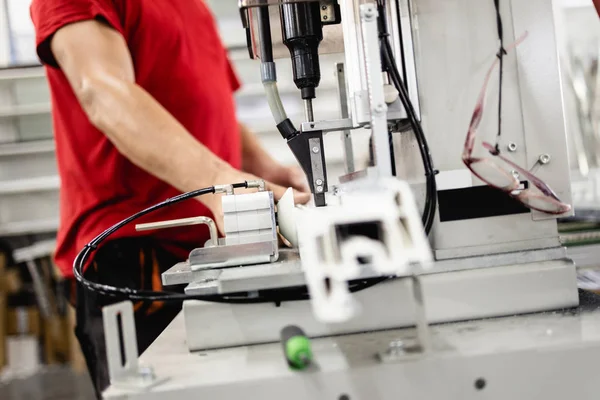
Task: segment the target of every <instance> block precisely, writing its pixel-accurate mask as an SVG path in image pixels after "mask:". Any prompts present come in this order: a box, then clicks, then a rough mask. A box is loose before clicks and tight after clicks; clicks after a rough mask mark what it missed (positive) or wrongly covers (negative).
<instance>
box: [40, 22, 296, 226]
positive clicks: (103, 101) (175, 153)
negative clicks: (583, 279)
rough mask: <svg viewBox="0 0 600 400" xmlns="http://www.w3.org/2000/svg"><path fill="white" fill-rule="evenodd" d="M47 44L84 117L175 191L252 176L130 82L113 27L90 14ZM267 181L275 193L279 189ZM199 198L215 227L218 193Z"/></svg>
mask: <svg viewBox="0 0 600 400" xmlns="http://www.w3.org/2000/svg"><path fill="white" fill-rule="evenodd" d="M51 49H52V52H53V54H54V57H55V59H56V60H57V62H58V64H59V66H60V67H61V69H62V70H63V72H64V73H65V75H66V77H67V79H68V80H69V83H70V84H71V87H72V88H73V90H74V92H75V95H76V96H77V98H78V99H79V102H80V104H81V106H82V107H83V109H84V111H85V112H86V114H87V115H88V117H89V119H90V122H91V123H92V124H93V125H94V126H95V127H96V128H98V129H99V130H100V131H102V132H103V133H104V134H105V135H106V136H107V137H108V139H109V140H110V141H111V142H112V143H113V144H114V145H115V147H116V148H117V149H118V150H119V152H120V153H122V154H123V155H124V156H125V157H127V158H128V159H129V160H131V161H132V162H133V163H134V164H136V165H137V166H139V167H141V168H142V169H144V170H146V171H148V172H149V173H151V174H152V175H154V176H156V177H158V178H159V179H161V180H163V181H165V182H167V183H169V184H170V185H172V186H174V187H175V188H177V189H178V190H180V191H190V190H194V189H198V188H202V187H207V186H212V185H214V184H224V183H234V182H239V181H243V180H246V179H256V178H255V177H254V176H252V175H249V174H244V173H242V172H240V171H237V170H236V169H234V168H232V167H231V166H230V165H229V164H228V163H226V162H225V161H223V160H221V159H220V158H219V157H217V156H216V155H215V154H213V153H212V152H211V151H210V150H209V149H208V148H207V147H206V146H204V145H203V144H202V143H200V142H199V141H197V140H196V139H195V138H194V137H193V136H192V135H191V134H190V133H189V132H187V130H186V129H185V128H184V127H183V126H182V125H181V124H180V123H179V122H178V121H177V120H176V119H175V118H174V117H173V116H172V115H171V114H170V113H169V112H168V111H167V110H166V109H165V108H163V107H162V106H161V105H160V104H159V103H158V102H157V101H156V100H155V99H154V98H153V97H152V96H151V95H150V94H148V93H147V92H146V91H145V90H144V89H143V88H141V87H139V86H138V85H137V84H136V83H135V76H134V69H133V63H132V60H131V55H130V53H129V50H128V48H127V44H126V43H125V40H124V39H123V37H122V36H121V35H120V34H119V33H118V32H117V31H115V30H114V29H112V28H110V27H108V26H106V25H104V24H102V23H101V22H98V21H95V20H89V21H82V22H77V23H74V24H70V25H67V26H65V27H63V28H61V29H59V30H58V31H57V32H56V34H55V35H54V37H53V39H52V42H51ZM190 171H197V173H190ZM268 186H269V189H270V190H272V191H273V192H274V194H275V197H276V198H279V197H281V195H283V193H284V191H285V189H284V188H283V187H280V186H277V185H273V184H269V185H268ZM296 200H297V201H299V202H306V201H308V195H305V194H298V195H297V198H296ZM200 201H202V202H203V203H205V204H206V205H207V206H208V207H209V208H210V209H211V211H212V212H213V213H214V214H215V216H217V220H219V221H217V222H218V225H219V226H220V227H221V225H222V223H221V221H220V219H221V218H220V215H221V207H220V199H219V198H218V197H217V196H203V197H201V198H200Z"/></svg>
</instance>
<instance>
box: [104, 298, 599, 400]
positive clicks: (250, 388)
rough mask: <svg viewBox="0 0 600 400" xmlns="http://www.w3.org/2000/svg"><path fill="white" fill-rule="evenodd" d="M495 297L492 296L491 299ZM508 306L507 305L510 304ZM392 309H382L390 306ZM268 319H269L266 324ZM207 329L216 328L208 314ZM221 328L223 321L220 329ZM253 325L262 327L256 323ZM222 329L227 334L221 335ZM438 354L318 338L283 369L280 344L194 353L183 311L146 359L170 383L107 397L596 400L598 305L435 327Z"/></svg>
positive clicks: (398, 336)
mask: <svg viewBox="0 0 600 400" xmlns="http://www.w3.org/2000/svg"><path fill="white" fill-rule="evenodd" d="M493 296H494V293H490V297H493ZM505 300H507V301H508V300H509V299H508V298H505ZM391 304H392V303H387V304H386V305H385V306H388V307H389V306H390V305H391ZM265 319H267V318H265ZM205 322H206V324H207V326H210V325H212V324H211V319H210V318H209V317H207V318H206V320H205ZM219 326H220V325H219ZM254 327H255V329H265V327H264V326H259V325H258V324H254ZM220 332H222V333H224V332H226V330H225V329H222V330H220ZM432 334H433V350H432V351H431V352H429V353H427V354H420V353H415V354H410V353H404V352H403V351H402V349H401V347H400V350H399V351H398V354H397V356H396V357H388V360H387V361H382V360H381V358H378V357H377V356H376V355H377V354H379V353H381V352H382V351H386V349H389V348H390V345H391V344H394V347H393V348H394V349H398V344H399V343H402V342H406V341H409V340H410V339H411V338H413V337H414V330H413V329H402V330H392V331H382V332H370V333H362V334H355V335H345V336H336V337H331V338H321V339H313V340H312V349H313V354H314V364H313V366H312V367H310V368H309V369H308V370H305V371H294V370H290V369H289V367H288V366H287V364H286V362H285V360H284V357H283V352H282V349H281V344H279V343H273V344H266V345H257V346H244V347H236V348H230V349H221V350H211V351H207V352H202V353H190V352H189V351H188V349H187V346H186V345H185V342H186V331H185V327H184V322H183V315H181V314H180V315H179V316H178V317H177V318H176V319H175V321H173V323H172V324H171V325H170V326H169V327H168V328H167V330H166V331H165V332H163V334H162V335H161V336H160V337H159V338H158V339H157V341H156V342H155V343H153V344H152V345H151V346H150V348H149V349H148V350H147V351H146V352H145V353H144V354H143V355H142V357H141V358H140V362H141V363H143V364H144V365H151V366H153V367H154V369H155V372H156V374H157V376H158V377H163V378H168V379H167V380H166V381H165V382H164V383H162V384H160V385H157V386H155V387H153V388H151V389H149V390H148V391H140V392H135V391H124V390H121V389H116V388H114V387H111V388H109V389H108V390H107V391H106V392H105V394H104V397H105V399H122V398H127V399H131V400H137V399H140V400H141V399H144V400H152V399H164V398H169V399H190V398H202V399H239V398H253V399H264V400H270V399H286V400H296V399H297V400H300V399H302V400H304V399H325V400H387V399H390V400H392V399H401V398H402V399H452V400H454V399H456V400H471V399H482V398H485V399H488V400H506V399H511V400H563V399H570V398H573V399H581V400H592V399H597V398H598V395H599V389H598V385H597V374H598V373H597V370H598V369H597V365H598V360H600V309H599V308H598V306H597V305H596V306H595V307H594V310H589V311H588V310H584V309H583V307H580V308H579V309H576V310H569V311H567V312H552V313H541V314H530V315H522V316H514V317H506V318H498V319H486V320H480V321H467V322H459V323H451V324H443V325H437V326H434V327H432Z"/></svg>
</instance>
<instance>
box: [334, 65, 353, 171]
mask: <svg viewBox="0 0 600 400" xmlns="http://www.w3.org/2000/svg"><path fill="white" fill-rule="evenodd" d="M335 69H336V71H337V74H336V77H337V84H338V93H339V97H340V113H341V117H342V119H347V118H349V117H350V113H349V111H348V93H347V90H346V73H345V72H344V63H337V64H336V68H335ZM342 149H343V150H344V168H345V170H346V173H347V174H350V173H352V172H354V171H356V169H355V166H354V150H353V149H352V136H351V133H350V130H348V129H344V130H343V131H342Z"/></svg>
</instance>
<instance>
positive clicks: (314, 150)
mask: <svg viewBox="0 0 600 400" xmlns="http://www.w3.org/2000/svg"><path fill="white" fill-rule="evenodd" d="M312 152H313V153H315V154H317V153H318V152H319V148H318V147H317V146H315V147H313V148H312Z"/></svg>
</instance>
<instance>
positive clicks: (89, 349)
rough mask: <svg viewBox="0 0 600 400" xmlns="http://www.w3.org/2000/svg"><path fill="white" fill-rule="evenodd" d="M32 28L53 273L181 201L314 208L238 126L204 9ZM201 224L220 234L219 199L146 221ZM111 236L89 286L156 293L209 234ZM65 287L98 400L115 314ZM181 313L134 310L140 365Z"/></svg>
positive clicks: (55, 12)
mask: <svg viewBox="0 0 600 400" xmlns="http://www.w3.org/2000/svg"><path fill="white" fill-rule="evenodd" d="M229 1H233V0H229ZM31 16H32V20H33V22H34V26H35V32H36V46H37V54H38V56H39V58H40V60H41V62H42V63H43V64H44V65H45V66H46V73H47V77H48V82H49V86H50V92H51V98H52V117H53V127H54V136H55V141H56V154H57V159H58V170H59V174H60V179H61V192H60V228H59V232H58V237H57V249H56V254H55V260H56V264H57V265H58V267H59V268H60V270H61V271H62V273H63V274H64V276H65V277H66V278H69V279H72V278H73V274H72V264H73V260H74V258H75V256H76V254H77V252H78V251H79V250H80V249H81V248H82V247H83V246H84V245H85V244H86V243H88V242H89V241H90V240H91V239H92V238H93V237H95V236H96V235H97V234H99V233H100V232H102V231H103V230H104V229H106V228H108V227H110V226H111V225H113V224H115V223H116V222H118V221H120V220H122V219H124V218H126V217H128V216H129V215H131V214H134V213H135V212H137V211H140V210H142V209H144V208H146V207H148V206H151V205H153V204H155V203H158V202H160V201H162V200H164V199H166V198H168V197H172V196H174V195H177V194H179V193H181V192H186V191H191V190H195V189H199V188H203V187H209V186H212V185H215V184H227V183H235V182H241V181H245V180H251V179H257V177H260V178H262V179H265V180H266V181H267V188H268V189H269V190H272V191H273V193H274V196H275V199H278V198H280V197H281V196H282V195H283V193H284V191H285V188H287V187H293V188H295V189H297V191H296V192H295V200H296V202H300V203H305V202H307V201H308V200H309V197H310V196H309V194H308V193H307V190H306V186H305V178H304V175H303V174H302V173H301V171H300V170H298V169H295V168H288V167H284V166H282V165H280V164H279V163H278V162H277V161H275V160H274V159H273V158H271V157H270V156H269V155H268V154H267V152H266V151H265V149H264V148H263V147H262V146H261V145H260V143H259V141H258V140H257V137H256V136H255V135H254V134H253V133H252V132H251V131H250V130H249V129H248V127H246V126H244V125H243V124H241V123H239V122H238V121H237V119H236V112H235V103H234V97H233V94H234V92H235V91H236V90H237V89H238V88H239V87H240V83H239V81H238V79H237V77H236V74H235V73H234V70H233V68H232V66H231V64H230V61H229V60H228V57H227V53H226V50H225V48H224V46H223V44H222V42H221V40H220V38H219V35H218V32H217V27H216V22H215V20H214V18H213V16H212V14H211V12H210V10H209V8H208V6H207V5H206V4H205V3H204V2H203V0H152V1H148V0H33V2H32V5H31ZM266 117H267V116H266V115H265V118H266ZM200 215H206V216H211V217H214V218H215V219H216V222H217V226H218V227H219V230H220V231H221V233H222V231H223V221H222V210H221V203H220V198H219V196H216V195H206V196H202V197H200V198H198V199H197V200H190V201H187V202H186V203H182V204H180V205H177V206H175V207H169V208H167V209H166V210H165V211H164V212H159V213H156V214H152V215H151V217H152V219H151V221H156V220H166V219H177V218H183V217H191V216H200ZM145 222H149V221H145ZM115 236H116V238H115V239H114V240H112V241H110V242H109V243H107V244H106V245H103V246H102V247H100V248H99V249H98V251H97V252H96V253H95V254H94V257H93V261H92V262H91V263H90V265H89V266H88V268H87V269H86V272H85V276H86V277H87V278H88V279H90V280H93V281H96V282H100V283H105V284H109V285H113V286H120V287H129V288H134V289H147V290H160V289H161V281H160V273H162V272H163V271H165V270H166V269H168V268H170V267H172V266H173V265H174V264H175V263H177V262H179V261H181V260H184V259H186V258H187V255H188V254H189V252H190V251H191V250H192V249H193V248H195V247H201V246H202V245H203V243H204V242H205V241H206V240H207V239H208V230H207V229H206V228H205V227H198V226H196V227H189V228H177V229H165V230H158V231H154V232H150V233H148V232H144V233H143V234H142V233H136V232H135V231H134V230H133V229H132V228H130V229H124V230H122V231H119V232H117V234H116V235H115ZM70 286H71V290H70V293H69V295H70V300H71V301H72V302H73V303H74V304H75V305H76V306H78V309H77V315H78V322H77V327H76V334H77V337H78V339H79V341H80V344H81V347H82V350H83V353H84V355H85V358H86V361H87V365H88V368H89V371H90V375H91V377H92V380H93V382H94V385H95V388H96V390H97V394H99V393H100V391H102V390H103V389H104V388H106V387H107V386H108V384H109V379H108V372H107V365H106V354H105V345H104V335H103V332H102V318H101V307H102V306H104V305H106V304H109V303H111V302H114V301H115V300H114V299H113V298H105V297H98V296H93V295H91V294H89V293H88V294H86V295H85V296H84V295H82V294H79V295H77V296H75V295H74V294H73V293H74V290H73V289H72V288H73V287H74V286H75V285H74V284H73V285H70ZM81 292H82V291H80V293H81ZM81 303H85V306H82V305H81ZM83 307H85V309H82V308H83ZM179 309H180V305H179V306H178V307H171V306H169V305H166V304H161V303H149V304H146V303H139V304H134V310H135V319H136V321H135V322H136V326H137V334H138V346H139V351H140V352H143V351H144V349H146V348H147V347H148V346H149V345H150V344H151V343H152V341H153V340H154V339H155V338H156V337H157V336H158V334H160V332H161V331H162V330H163V329H164V328H165V327H166V326H167V325H168V324H169V322H170V321H171V320H172V319H173V318H174V317H175V315H176V314H177V313H178V312H179Z"/></svg>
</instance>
